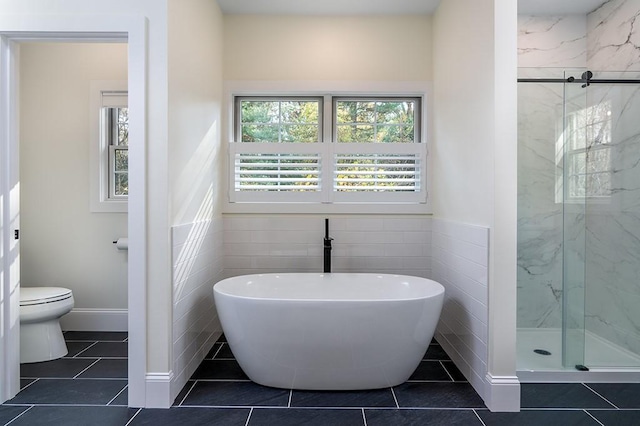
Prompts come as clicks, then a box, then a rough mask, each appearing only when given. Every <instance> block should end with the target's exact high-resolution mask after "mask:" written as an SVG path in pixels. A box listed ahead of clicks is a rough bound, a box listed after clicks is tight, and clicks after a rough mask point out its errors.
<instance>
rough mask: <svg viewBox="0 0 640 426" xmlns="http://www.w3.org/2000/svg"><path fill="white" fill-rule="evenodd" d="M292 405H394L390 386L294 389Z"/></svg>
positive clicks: (349, 406) (336, 406)
mask: <svg viewBox="0 0 640 426" xmlns="http://www.w3.org/2000/svg"><path fill="white" fill-rule="evenodd" d="M291 406H292V407H333V408H338V407H344V408H347V407H348V408H363V407H391V408H395V407H396V402H395V400H394V399H393V393H392V392H391V388H386V389H374V390H357V391H304V390H294V391H293V394H292V396H291Z"/></svg>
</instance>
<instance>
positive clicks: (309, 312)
mask: <svg viewBox="0 0 640 426" xmlns="http://www.w3.org/2000/svg"><path fill="white" fill-rule="evenodd" d="M213 293H214V297H215V304H216V308H217V310H218V315H219V318H220V322H221V323H222V329H223V331H224V333H225V336H226V338H227V341H228V342H229V346H230V347H231V350H232V352H233V354H234V355H235V357H236V360H237V361H238V363H239V364H240V367H242V369H243V370H244V372H245V373H246V374H247V376H249V378H250V379H251V380H253V381H254V382H256V383H259V384H261V385H265V386H272V387H277V388H285V389H314V390H355V389H376V388H384V387H390V386H395V385H398V384H400V383H403V382H405V381H406V380H407V379H408V378H409V376H410V375H411V374H412V373H413V371H414V370H415V369H416V367H417V366H418V364H419V363H420V360H421V359H422V356H423V355H424V353H425V351H426V350H427V348H428V345H429V343H430V341H431V338H432V337H433V332H434V330H435V327H436V324H437V322H438V318H439V317H440V311H441V309H442V301H443V298H444V287H442V285H440V284H439V283H437V282H435V281H432V280H428V279H425V278H418V277H411V276H404V275H386V274H350V273H330V274H314V273H287V274H262V275H245V276H239V277H233V278H227V279H225V280H222V281H220V282H218V283H217V284H216V285H215V286H214V287H213Z"/></svg>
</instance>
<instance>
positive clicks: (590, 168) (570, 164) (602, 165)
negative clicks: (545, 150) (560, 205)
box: [566, 101, 612, 201]
mask: <svg viewBox="0 0 640 426" xmlns="http://www.w3.org/2000/svg"><path fill="white" fill-rule="evenodd" d="M611 108H612V105H611V102H610V101H603V102H601V103H598V104H596V105H593V106H590V107H587V108H585V109H582V110H580V111H577V112H575V113H573V114H571V115H570V116H569V118H568V135H569V137H568V141H567V142H568V149H567V153H566V155H567V162H566V167H567V168H568V173H567V177H568V179H567V188H566V199H567V200H568V201H571V200H576V201H580V200H584V199H585V197H586V198H590V199H598V198H600V199H602V198H606V197H609V196H610V193H611Z"/></svg>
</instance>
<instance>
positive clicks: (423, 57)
mask: <svg viewBox="0 0 640 426" xmlns="http://www.w3.org/2000/svg"><path fill="white" fill-rule="evenodd" d="M224 59H225V60H224V78H225V80H228V81H233V86H234V87H242V86H243V82H245V83H244V84H246V87H255V86H256V84H255V82H257V81H271V82H272V84H271V85H270V86H269V87H271V88H272V89H271V90H277V89H275V88H277V87H279V86H280V87H282V90H288V89H291V88H292V87H295V88H298V89H300V90H305V88H306V90H318V87H323V88H327V87H329V88H330V89H329V91H331V90H339V91H349V90H351V91H355V90H362V88H363V87H371V86H375V87H380V85H384V84H387V85H388V86H389V87H400V86H401V85H402V83H403V82H404V83H406V84H409V85H412V86H413V87H415V86H419V87H428V83H427V82H428V81H429V80H431V69H432V66H431V17H430V16H396V17H389V16H388V17H364V16H351V17H334V16H332V17H310V16H306V17H303V16H247V15H228V16H225V18H224ZM292 82H295V83H292ZM318 82H324V83H318ZM367 82H374V83H372V84H368V83H367ZM414 82H419V83H420V84H419V85H416V84H414ZM376 85H378V86H376ZM331 88H333V89H331ZM322 90H324V89H322ZM426 102H427V103H428V104H427V105H425V106H426V108H427V109H429V108H430V104H429V103H430V102H431V99H429V98H427V100H426ZM226 108H227V110H228V106H227V107H226ZM226 122H229V120H228V117H227V118H226V119H225V123H226ZM223 134H227V130H226V129H225V133H223ZM225 142H226V140H225ZM225 195H226V194H225ZM269 207H270V208H272V207H273V206H269ZM322 207H326V206H319V207H318V210H317V211H313V212H312V213H311V214H308V215H289V214H284V215H274V214H273V213H271V214H267V213H266V211H265V212H259V213H255V214H251V215H246V216H243V215H235V214H225V234H224V238H225V247H226V255H225V276H231V275H241V274H244V273H256V272H267V271H271V272H274V271H294V270H295V271H318V272H319V271H322V237H323V224H324V217H331V234H332V236H333V237H334V238H335V241H334V250H333V270H334V271H372V270H376V271H381V272H384V271H386V272H394V273H408V274H416V275H422V276H425V275H427V274H428V273H429V272H430V262H429V254H428V249H427V248H426V247H427V246H428V245H429V244H430V234H429V233H428V229H427V228H428V218H426V217H425V216H421V215H417V216H411V217H409V216H403V215H387V216H369V215H362V214H359V215H358V214H353V213H352V214H349V213H350V210H349V207H348V206H347V207H345V206H341V207H343V208H342V209H341V210H340V213H346V214H340V215H331V214H327V215H321V214H320V212H321V211H324V210H320V209H321V208H322ZM283 210H284V209H283ZM270 211H271V212H273V210H272V209H271V210H270ZM360 211H362V209H360ZM416 211H418V212H426V208H423V207H422V206H420V208H419V209H417V210H416V209H413V210H412V212H416ZM403 222H406V225H404V226H405V227H409V228H407V229H401V228H402V226H400V228H397V230H398V231H399V232H397V233H393V232H391V230H392V229H394V228H393V226H394V224H395V225H397V224H401V223H403ZM388 226H391V227H392V228H388ZM414 226H417V227H418V228H419V229H418V228H416V229H415V230H416V231H418V232H417V233H416V234H414V235H404V234H406V233H408V232H409V231H408V230H409V229H411V230H414V228H413V227H414ZM405 231H407V232H405ZM405 244H406V245H405ZM416 247H417V249H416V250H415V251H412V252H411V253H407V251H408V250H409V249H410V248H411V249H413V248H416ZM403 250H404V251H403ZM400 253H407V254H409V256H408V257H405V256H403V255H401V254H400Z"/></svg>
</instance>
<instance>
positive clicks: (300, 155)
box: [230, 143, 322, 202]
mask: <svg viewBox="0 0 640 426" xmlns="http://www.w3.org/2000/svg"><path fill="white" fill-rule="evenodd" d="M230 145H231V149H230V152H231V167H230V169H231V170H230V172H231V181H232V182H233V188H232V191H231V195H230V198H231V201H237V202H242V201H258V202H260V201H265V202H266V201H280V202H287V201H288V202H320V201H321V192H322V185H321V172H322V170H321V167H322V155H321V152H320V151H321V148H322V146H321V144H319V143H311V144H291V143H287V144H280V143H231V144H230Z"/></svg>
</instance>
